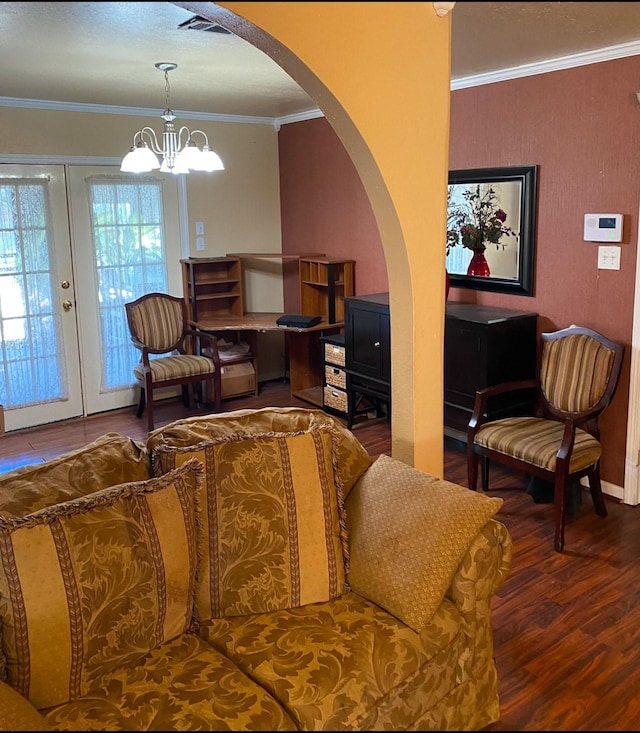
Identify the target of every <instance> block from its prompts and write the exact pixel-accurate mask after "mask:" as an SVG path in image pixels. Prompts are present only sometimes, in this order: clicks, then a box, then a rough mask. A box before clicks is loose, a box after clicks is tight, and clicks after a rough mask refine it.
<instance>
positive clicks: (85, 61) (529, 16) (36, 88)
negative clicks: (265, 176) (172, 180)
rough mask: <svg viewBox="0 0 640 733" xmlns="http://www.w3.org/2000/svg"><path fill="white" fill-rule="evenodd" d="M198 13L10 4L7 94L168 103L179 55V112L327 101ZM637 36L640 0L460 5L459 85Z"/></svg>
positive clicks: (249, 111) (296, 107)
mask: <svg viewBox="0 0 640 733" xmlns="http://www.w3.org/2000/svg"><path fill="white" fill-rule="evenodd" d="M191 17H193V13H191V12H190V11H188V10H186V9H184V8H182V7H178V6H176V5H174V4H173V3H168V2H142V3H138V2H0V35H1V37H2V43H1V44H0V69H2V74H0V97H17V98H26V99H43V100H50V101H56V102H76V103H82V104H106V105H114V106H117V107H137V108H140V107H145V108H150V109H162V108H164V106H165V90H164V76H163V74H162V72H160V71H158V70H157V69H156V68H155V67H154V64H155V63H156V62H160V61H173V62H175V63H177V64H178V69H177V70H176V71H173V72H171V74H170V77H169V79H170V84H171V106H172V107H173V108H174V109H176V110H183V111H185V110H188V111H194V112H208V113H217V114H222V115H246V116H254V117H255V116H257V117H269V118H282V117H287V116H290V115H296V114H303V113H305V112H307V111H308V110H312V109H314V108H315V107H316V106H317V105H316V104H315V102H314V101H313V100H312V99H310V98H309V97H308V96H307V95H306V94H305V92H304V91H303V90H302V89H300V87H299V86H298V85H297V84H296V83H295V82H294V81H293V80H292V79H291V78H290V77H289V76H288V75H287V74H286V73H285V72H284V71H283V70H282V69H280V67H278V66H277V65H276V64H275V63H274V62H273V61H272V60H271V59H270V58H269V57H267V56H266V55H265V54H263V53H262V52H261V51H258V50H257V49H256V48H254V47H253V46H251V45H249V44H248V43H246V42H245V41H243V40H241V39H239V38H237V37H235V36H233V35H222V34H218V33H210V32H201V31H195V30H183V29H179V28H178V26H179V25H180V24H181V23H183V22H185V21H186V20H188V19H189V18H191ZM634 42H636V43H640V3H638V2H551V3H549V2H524V3H521V2H499V3H496V2H458V3H456V6H455V7H454V9H453V11H452V82H453V83H455V82H456V80H459V79H464V78H466V77H470V76H474V75H477V74H487V73H490V72H497V71H500V70H503V69H507V68H513V67H517V66H520V65H523V64H530V63H538V62H541V61H544V60H547V59H556V58H560V57H564V56H567V55H571V54H575V53H584V52H587V51H596V50H598V49H601V48H604V47H609V46H615V45H618V44H625V43H626V44H630V43H634ZM635 52H636V51H634V53H635ZM639 68H640V61H639Z"/></svg>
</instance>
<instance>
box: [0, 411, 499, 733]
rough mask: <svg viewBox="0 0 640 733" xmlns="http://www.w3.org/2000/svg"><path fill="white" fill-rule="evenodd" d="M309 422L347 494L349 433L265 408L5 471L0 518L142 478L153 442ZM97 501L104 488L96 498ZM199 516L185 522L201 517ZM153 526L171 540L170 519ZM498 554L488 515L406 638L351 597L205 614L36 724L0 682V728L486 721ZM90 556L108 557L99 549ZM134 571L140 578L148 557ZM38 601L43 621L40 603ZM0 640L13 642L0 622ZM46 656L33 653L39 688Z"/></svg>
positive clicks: (352, 468) (314, 418)
mask: <svg viewBox="0 0 640 733" xmlns="http://www.w3.org/2000/svg"><path fill="white" fill-rule="evenodd" d="M319 425H332V426H333V428H334V429H335V430H336V431H337V432H338V434H339V435H340V439H339V444H338V450H337V463H338V473H339V477H340V479H339V480H340V481H341V482H342V483H343V485H344V489H345V494H346V493H348V492H349V491H351V489H352V487H353V486H354V485H355V484H356V482H357V481H358V479H359V478H360V477H361V476H362V475H363V472H364V471H366V470H367V468H368V467H369V466H370V464H371V459H370V457H369V456H368V454H367V453H366V451H365V450H364V448H363V447H362V445H361V444H360V443H359V442H358V441H357V439H356V438H355V437H354V436H353V434H352V433H351V432H350V431H348V430H347V429H346V428H344V427H343V426H342V424H341V423H339V421H337V420H335V419H334V418H332V417H330V416H329V415H327V414H325V413H323V412H322V411H319V410H309V409H303V408H264V409H263V410H238V411H235V412H231V413H224V414H220V415H211V416H205V417H196V418H187V419H184V420H178V421H176V422H175V423H172V424H171V425H168V426H166V427H164V428H160V429H158V430H156V431H154V432H153V433H151V434H150V436H149V441H148V443H147V445H146V446H141V445H139V444H135V441H130V440H129V439H126V440H125V439H123V438H122V436H115V435H110V436H104V437H103V438H102V439H100V440H99V441H96V444H97V446H96V445H93V444H92V445H91V446H87V447H86V448H85V449H83V450H81V451H75V452H73V453H70V454H68V458H67V459H66V460H65V459H60V461H59V462H58V463H57V464H56V465H53V466H50V465H49V464H41V465H39V466H36V467H27V469H18V471H17V472H12V475H13V479H12V480H16V481H22V483H13V484H11V483H6V484H5V483H4V481H5V480H6V478H7V477H6V476H5V477H2V480H0V514H2V513H4V511H5V509H7V508H9V516H16V517H19V516H21V514H22V513H30V512H32V511H35V510H36V509H39V508H40V507H42V506H46V505H47V504H48V503H49V502H51V503H54V502H56V501H63V500H67V499H69V498H73V497H76V496H81V495H83V494H85V493H89V492H91V491H99V490H101V489H104V488H105V486H107V485H109V484H108V481H109V478H108V477H109V476H112V477H122V478H119V479H117V480H116V479H115V478H114V483H123V482H124V481H127V480H130V479H131V477H132V476H133V475H135V476H136V477H138V476H140V479H139V480H141V481H142V480H144V479H148V477H149V476H150V475H151V474H150V461H149V459H148V458H149V456H150V455H151V453H152V451H154V450H155V449H156V448H158V447H159V446H163V445H165V446H171V445H174V446H175V447H183V448H187V447H189V446H191V447H193V446H196V445H197V444H199V443H203V442H212V441H215V440H216V439H218V438H221V437H223V436H233V435H236V436H237V435H238V434H240V433H243V434H251V435H256V434H264V433H269V432H271V433H296V432H307V431H310V430H311V429H313V428H317V427H318V426H319ZM336 426H337V427H336ZM123 440H124V443H121V444H120V446H119V447H117V448H116V446H118V443H119V441H123ZM127 441H128V442H127ZM112 448H113V450H112ZM92 451H93V452H94V456H95V458H96V459H97V460H96V462H95V465H94V464H93V463H92V460H91V453H92ZM188 452H189V451H188V450H187V451H185V452H184V454H185V457H186V456H187V454H188ZM189 458H190V456H189ZM187 460H188V459H187ZM50 463H55V462H50ZM203 463H205V461H203ZM138 472H139V473H138ZM20 473H21V476H20V475H16V474H20ZM161 480H162V479H161ZM336 482H338V479H336ZM336 485H337V484H336ZM6 487H9V488H8V490H6V491H4V489H5V488H6ZM398 488H399V489H400V488H401V487H398ZM16 491H19V492H21V494H20V496H18V495H17V494H16V493H15V492H16ZM103 493H108V490H107V492H103V491H99V494H98V495H101V494H103ZM88 501H91V499H88ZM346 504H347V507H346V508H347V510H349V505H350V509H351V513H352V519H356V518H357V513H358V512H360V511H364V509H363V508H362V506H361V502H360V501H359V500H358V497H357V495H354V499H353V501H348V502H346ZM175 511H176V508H175V506H174V512H175ZM54 514H55V512H54ZM199 514H200V516H199V517H198V516H196V519H195V526H196V528H197V527H198V525H199V523H200V522H201V521H202V520H203V519H204V517H203V516H202V512H200V513H199ZM196 515H198V512H196ZM172 516H173V515H172ZM132 526H133V525H132ZM165 528H166V531H167V534H171V533H172V532H173V521H172V522H170V523H169V524H167V525H165ZM134 535H135V536H136V537H138V536H140V535H139V533H137V532H134ZM104 536H105V537H109V538H112V535H111V534H107V533H105V535H104ZM87 537H89V533H87ZM199 549H200V550H202V548H201V547H200V548H199ZM511 551H512V546H511V539H510V536H509V533H508V531H507V529H506V527H505V526H504V525H502V524H501V523H500V522H497V521H495V520H494V519H489V520H488V521H487V522H486V523H485V524H484V525H483V526H482V527H481V528H480V530H479V531H478V532H477V534H476V535H475V537H473V539H472V540H471V542H470V544H468V547H467V550H466V552H465V553H464V555H463V557H462V559H461V561H460V562H459V563H458V565H457V568H456V569H455V572H454V575H453V578H452V579H451V582H450V584H449V585H448V587H447V588H446V591H445V593H444V597H443V598H442V599H441V602H440V603H439V604H438V605H437V608H436V610H435V612H434V613H433V615H432V616H431V617H430V618H429V619H428V620H427V621H426V622H425V624H424V625H423V626H420V629H421V630H420V632H417V631H415V630H413V629H411V628H410V627H409V626H407V625H406V624H405V623H403V622H402V621H401V620H400V619H399V618H397V617H395V616H393V615H392V614H391V613H389V612H388V611H386V610H384V609H383V608H382V607H381V606H379V605H377V604H375V603H373V602H372V601H371V600H367V599H365V598H364V597H362V596H360V595H358V594H356V593H355V592H345V593H344V594H343V595H340V596H339V597H337V598H333V599H331V600H328V601H323V602H318V603H308V604H305V605H303V606H299V607H295V608H289V609H283V610H269V611H267V612H265V613H252V614H249V615H241V616H231V617H228V618H212V619H208V620H206V621H205V622H203V623H201V624H200V626H199V627H198V625H197V623H196V619H193V621H194V623H193V624H192V625H189V626H188V628H186V630H185V632H184V633H180V634H178V635H177V636H175V637H173V638H169V636H171V634H168V635H166V636H165V637H164V640H161V639H160V637H158V636H156V637H155V639H156V640H157V641H158V643H157V645H155V646H154V644H156V642H155V641H154V644H151V645H150V646H148V647H146V649H147V650H146V651H145V648H144V644H143V643H142V642H145V640H146V643H148V639H150V638H154V637H153V634H154V633H157V631H158V629H159V626H158V625H157V624H155V625H153V629H151V628H150V627H149V628H145V629H144V630H143V631H142V632H141V633H140V635H139V638H138V641H140V644H138V646H137V647H136V648H135V650H133V652H132V653H131V654H130V655H124V656H120V655H119V653H118V654H116V658H114V660H113V661H114V663H113V664H106V665H104V666H102V668H101V669H100V670H97V669H96V673H95V674H88V675H86V676H85V677H83V678H82V681H83V685H84V687H83V694H82V696H81V697H79V698H77V699H75V700H69V701H68V702H65V703H62V704H56V705H54V706H47V707H43V708H42V710H41V713H42V714H43V716H44V717H43V718H41V719H40V718H38V713H37V711H35V709H34V710H33V715H31V716H30V715H29V713H30V709H29V708H28V707H27V708H26V709H25V706H28V703H27V701H26V700H25V699H24V697H21V698H19V700H20V701H24V705H22V706H20V705H16V706H15V710H16V715H14V714H13V707H12V709H11V710H6V709H5V708H6V707H7V706H6V705H3V703H4V701H6V700H9V701H11V700H14V699H15V698H16V696H17V695H18V693H17V692H15V691H14V690H12V689H11V688H9V687H7V686H6V685H5V686H3V684H2V683H0V729H10V728H11V726H15V727H20V726H21V725H22V723H21V721H28V720H32V721H33V724H32V725H31V729H37V730H45V729H47V726H51V728H53V729H58V730H205V729H206V730H247V731H250V730H295V729H301V730H479V729H482V728H484V727H486V726H488V725H490V724H491V723H493V722H495V721H497V720H498V719H499V717H500V709H499V699H498V691H497V673H496V666H495V661H494V649H493V631H492V625H491V599H492V597H493V595H494V593H495V591H496V590H497V589H498V588H499V587H500V585H501V584H502V583H503V581H504V579H505V578H506V576H507V574H508V572H509V568H510V562H511ZM0 552H1V551H0ZM423 552H425V548H424V547H422V546H421V545H420V543H419V544H418V546H417V549H416V556H417V557H416V561H417V562H425V563H427V562H429V558H428V557H426V558H425V557H423V558H422V560H420V553H423ZM202 554H204V553H202ZM104 557H105V561H106V562H108V558H109V557H110V555H109V554H108V553H107V555H105V556H104ZM130 557H135V558H136V563H124V562H122V563H114V565H115V568H114V569H117V568H119V569H120V570H121V571H124V569H125V568H126V569H127V570H129V571H130V572H131V571H133V568H135V567H138V563H137V559H138V558H137V554H135V553H130ZM400 560H401V558H400ZM143 565H144V566H145V567H146V568H147V570H151V565H150V564H149V563H147V562H144V561H143ZM78 567H80V565H79V566H78ZM176 567H178V566H177V565H175V566H173V568H174V569H175V568H176ZM147 570H145V571H144V573H141V574H140V577H141V578H143V577H146V575H145V574H146V573H147ZM136 575H137V572H136V573H134V576H136ZM97 577H101V576H94V578H97ZM178 587H179V585H178ZM97 589H98V590H100V584H98V585H97ZM34 597H35V596H34ZM40 605H41V606H42V607H43V609H44V610H45V611H47V612H48V611H49V609H48V608H47V607H46V606H45V604H43V603H42V601H41V600H40ZM89 606H90V604H89V602H87V608H88V609H89V611H91V609H90V607H89ZM152 606H153V604H152ZM0 613H2V611H0ZM45 615H46V614H45ZM150 615H151V616H153V613H152V614H150ZM143 617H144V614H143V615H142V616H141V620H144V624H148V623H149V622H148V620H147V619H146V617H144V618H143ZM182 618H183V620H184V619H186V614H185V615H184V616H183V617H182ZM104 619H105V625H104V627H102V628H103V630H104V631H106V630H107V628H108V629H109V632H110V633H111V634H112V635H116V636H112V637H109V638H108V640H106V641H104V642H103V643H102V645H101V646H100V652H101V653H104V654H106V653H107V652H108V650H109V644H111V639H112V638H116V637H117V634H118V632H119V626H118V624H117V623H116V624H114V623H113V617H110V616H109V614H107V613H105V616H104ZM107 621H108V623H107ZM0 626H1V624H0ZM98 628H99V629H100V628H101V627H100V626H98ZM7 629H9V631H8V632H7ZM174 629H175V630H176V631H177V629H178V627H177V626H176V627H174ZM3 630H4V632H5V635H6V634H7V633H9V634H10V635H11V634H14V630H13V626H12V622H11V623H10V624H7V623H6V622H5V624H4V629H3ZM105 639H107V637H105ZM30 641H31V642H33V639H30ZM45 642H46V640H43V639H42V637H40V638H37V639H36V640H35V642H33V647H32V648H33V649H34V650H36V652H37V653H38V654H40V655H42V658H44V655H45V653H48V649H49V647H47V646H46V643H45ZM3 643H4V642H3ZM116 648H118V647H116ZM138 652H140V653H138ZM12 658H13V657H12ZM59 659H60V657H59V656H55V655H52V654H49V655H48V657H47V662H48V664H49V667H48V673H49V675H50V676H51V677H52V678H55V676H56V674H57V666H56V665H58V664H59ZM1 675H2V659H0V677H1ZM10 681H11V683H12V684H13V677H11V679H10ZM14 693H15V694H14ZM9 704H10V705H12V703H11V702H10V703H9ZM21 708H22V709H21ZM38 720H41V721H42V722H41V724H38V723H37V722H36V721H38ZM23 727H29V726H23Z"/></svg>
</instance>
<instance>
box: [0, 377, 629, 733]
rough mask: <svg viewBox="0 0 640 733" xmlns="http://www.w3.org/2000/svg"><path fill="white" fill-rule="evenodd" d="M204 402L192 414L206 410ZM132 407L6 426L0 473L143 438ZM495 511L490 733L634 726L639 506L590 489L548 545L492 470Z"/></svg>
mask: <svg viewBox="0 0 640 733" xmlns="http://www.w3.org/2000/svg"><path fill="white" fill-rule="evenodd" d="M288 405H296V406H300V407H309V405H308V404H307V403H304V402H301V401H300V400H296V399H291V398H290V396H289V386H288V384H285V383H282V382H271V383H266V384H264V385H262V386H261V389H260V395H259V396H258V397H241V398H237V399H234V400H226V401H225V402H223V410H224V411H225V412H227V411H230V410H235V409H244V408H253V407H267V406H279V407H284V406H288ZM205 412H206V410H203V411H201V414H204V413H205ZM187 414H188V415H193V414H198V413H197V412H196V411H195V410H191V411H189V412H186V411H185V409H184V408H183V407H182V405H181V403H180V402H179V401H178V400H175V401H174V400H172V401H170V402H165V403H162V404H160V405H159V406H158V408H157V415H156V426H157V427H160V426H162V425H165V424H166V423H167V422H170V421H172V420H175V419H178V418H181V417H184V416H185V415H187ZM145 426H146V421H145V420H144V419H143V420H138V419H137V418H136V417H135V408H133V407H132V408H128V409H127V410H119V411H116V412H112V413H106V414H103V415H97V416H92V417H89V418H86V419H76V420H70V421H66V422H64V423H56V424H53V425H49V426H45V427H40V428H34V429H31V430H22V431H16V432H13V433H7V434H6V435H4V436H3V437H2V438H0V472H4V471H8V470H11V469H12V468H14V467H16V466H19V465H26V464H29V463H36V462H39V461H44V460H48V459H50V458H53V457H55V456H57V455H59V454H61V453H63V452H66V451H69V450H73V449H74V448H77V447H80V446H82V445H84V444H85V443H88V442H90V441H91V440H94V439H95V438H97V437H98V436H100V435H103V434H104V433H107V432H118V433H122V434H124V435H130V436H131V437H133V438H136V439H138V440H144V439H145V438H146V427H145ZM353 430H354V433H355V435H356V436H357V437H358V438H359V440H360V441H361V442H362V444H363V445H364V446H365V448H366V449H367V450H368V451H369V453H370V454H371V455H372V456H376V455H378V454H380V453H387V454H390V453H391V435H390V428H389V424H388V422H386V421H385V420H370V421H364V422H360V423H357V424H356V425H354V428H353ZM444 477H445V478H446V479H447V480H449V481H453V482H455V483H459V484H462V485H463V486H466V466H465V460H464V453H463V452H462V450H461V448H460V445H459V444H457V443H454V442H449V441H447V443H446V445H445V466H444ZM491 486H492V491H491V493H492V495H495V496H500V497H501V498H502V499H504V504H503V507H502V509H501V510H500V512H499V513H498V515H497V519H499V520H500V521H501V522H503V523H504V524H505V525H506V526H507V528H508V529H509V531H510V533H511V536H512V538H513V543H514V553H513V562H512V570H511V573H510V575H509V577H508V578H507V580H506V582H505V583H504V585H503V586H502V588H501V589H500V590H499V591H498V593H497V595H496V597H495V599H494V604H493V607H494V613H493V625H494V640H495V650H496V662H497V666H498V676H499V690H500V703H501V712H502V718H501V720H500V721H499V722H498V723H496V724H494V725H492V726H490V727H489V728H487V730H489V731H535V730H538V731H539V730H588V731H594V730H639V729H640V694H639V693H638V690H639V689H640V562H639V560H640V507H629V506H626V505H624V504H621V503H619V502H618V501H617V500H613V499H608V500H607V509H608V511H609V516H608V517H607V518H606V519H601V518H600V517H597V516H596V515H595V513H594V512H593V506H592V503H591V498H590V496H589V495H588V493H584V492H583V494H582V503H581V506H579V507H578V509H577V511H576V513H575V516H574V517H573V518H572V519H571V520H570V521H569V523H568V524H567V529H566V550H565V552H564V553H562V554H560V553H557V552H555V551H554V550H553V534H554V524H553V507H552V505H551V504H535V503H534V502H533V500H532V498H531V496H530V495H529V494H527V492H526V489H527V479H526V477H524V476H522V475H519V474H514V473H512V472H509V471H508V470H507V469H503V468H502V467H500V466H492V481H491Z"/></svg>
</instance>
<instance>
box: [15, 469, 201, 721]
mask: <svg viewBox="0 0 640 733" xmlns="http://www.w3.org/2000/svg"><path fill="white" fill-rule="evenodd" d="M201 483H202V466H200V465H199V464H198V462H197V461H191V462H189V463H188V464H186V465H184V466H182V467H181V468H179V469H177V470H176V471H172V472H170V473H169V474H167V475H166V476H163V477H162V478H157V479H149V480H147V481H141V482H134V483H128V484H121V485H119V486H115V487H112V488H109V489H103V490H102V491H99V492H96V493H94V494H91V495H90V496H86V497H80V498H78V499H73V500H71V501H69V502H65V503H62V504H57V505H55V506H53V507H48V508H46V509H42V510H39V511H37V512H35V513H33V514H30V515H27V516H26V517H21V518H3V517H0V629H1V631H2V647H3V650H4V653H5V657H6V671H7V681H8V683H9V684H10V685H11V686H12V687H14V688H15V689H16V690H17V691H18V692H19V693H21V694H22V695H23V696H24V697H26V698H27V699H29V700H30V701H31V702H32V704H34V705H35V706H36V707H37V708H43V707H48V706H50V705H55V704H58V703H63V702H66V701H68V700H74V699H77V698H78V697H81V696H82V695H84V694H85V692H86V691H87V689H89V688H90V687H91V686H92V685H94V684H95V681H96V679H99V678H100V677H101V676H102V675H104V674H105V673H106V672H107V671H108V670H110V669H111V668H113V667H115V666H118V665H122V664H125V663H127V664H131V663H132V662H133V661H134V660H135V659H137V658H139V657H141V656H143V655H145V654H146V653H147V652H148V651H149V650H150V649H153V648H155V647H157V646H159V645H161V644H162V643H163V642H165V641H167V640H168V639H173V638H175V637H176V636H178V635H180V634H182V633H183V632H184V631H185V630H187V629H189V628H191V627H192V625H193V623H194V616H193V613H194V593H195V580H196V569H197V559H198V547H197V535H198V533H197V529H196V523H197V514H196V512H197V503H198V497H197V493H198V491H199V489H200V486H201Z"/></svg>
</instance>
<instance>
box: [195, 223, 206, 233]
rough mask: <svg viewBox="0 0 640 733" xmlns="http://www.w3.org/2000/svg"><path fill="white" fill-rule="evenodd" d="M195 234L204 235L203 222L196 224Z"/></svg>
mask: <svg viewBox="0 0 640 733" xmlns="http://www.w3.org/2000/svg"><path fill="white" fill-rule="evenodd" d="M196 234H198V235H202V234H204V222H203V221H197V222H196Z"/></svg>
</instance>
